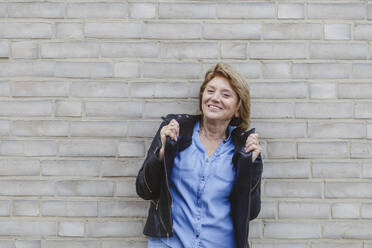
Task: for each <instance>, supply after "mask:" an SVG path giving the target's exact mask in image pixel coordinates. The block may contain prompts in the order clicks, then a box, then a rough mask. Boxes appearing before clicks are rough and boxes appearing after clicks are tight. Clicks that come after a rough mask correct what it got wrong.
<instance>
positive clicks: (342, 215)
mask: <svg viewBox="0 0 372 248" xmlns="http://www.w3.org/2000/svg"><path fill="white" fill-rule="evenodd" d="M359 208H360V204H359V203H344V202H339V203H334V204H332V217H333V218H337V219H355V218H359V216H360V214H359V212H360V211H359Z"/></svg>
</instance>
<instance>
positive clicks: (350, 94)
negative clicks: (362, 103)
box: [338, 83, 372, 99]
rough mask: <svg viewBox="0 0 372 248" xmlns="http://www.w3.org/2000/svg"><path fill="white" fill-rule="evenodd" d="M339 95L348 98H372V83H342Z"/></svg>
mask: <svg viewBox="0 0 372 248" xmlns="http://www.w3.org/2000/svg"><path fill="white" fill-rule="evenodd" d="M338 97H339V98H347V99H361V98H366V99H370V98H372V84H370V83H341V84H339V85H338Z"/></svg>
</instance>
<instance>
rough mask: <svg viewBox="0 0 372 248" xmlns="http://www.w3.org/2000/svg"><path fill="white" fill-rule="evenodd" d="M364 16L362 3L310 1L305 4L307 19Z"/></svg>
mask: <svg viewBox="0 0 372 248" xmlns="http://www.w3.org/2000/svg"><path fill="white" fill-rule="evenodd" d="M365 16H366V11H365V5H364V4H363V3H329V4H327V3H324V4H323V3H310V4H308V6H307V17H308V18H309V19H348V20H355V19H364V18H365Z"/></svg>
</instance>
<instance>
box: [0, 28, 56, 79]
mask: <svg viewBox="0 0 372 248" xmlns="http://www.w3.org/2000/svg"><path fill="white" fill-rule="evenodd" d="M0 30H1V23H0ZM54 66H55V63H54V62H52V61H27V62H13V61H9V62H0V77H52V76H53V75H54Z"/></svg>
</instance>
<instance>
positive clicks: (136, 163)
mask: <svg viewBox="0 0 372 248" xmlns="http://www.w3.org/2000/svg"><path fill="white" fill-rule="evenodd" d="M142 162H143V161H142V159H141V160H137V159H136V160H132V159H125V160H104V161H102V167H101V175H102V176H103V177H123V176H124V177H126V176H137V173H138V171H139V169H140V168H141V166H142Z"/></svg>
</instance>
